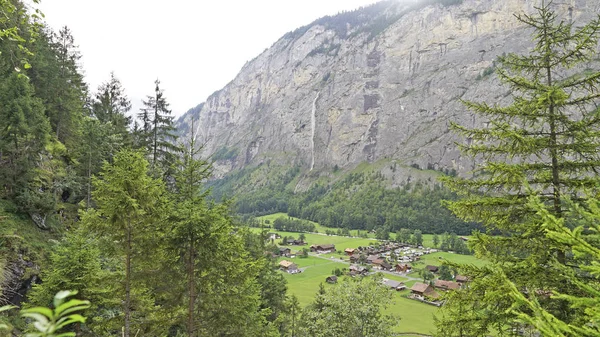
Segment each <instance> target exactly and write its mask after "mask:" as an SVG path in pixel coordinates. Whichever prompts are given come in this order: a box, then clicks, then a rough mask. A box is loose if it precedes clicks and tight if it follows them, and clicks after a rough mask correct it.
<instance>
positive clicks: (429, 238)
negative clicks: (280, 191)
mask: <svg viewBox="0 0 600 337" xmlns="http://www.w3.org/2000/svg"><path fill="white" fill-rule="evenodd" d="M280 217H285V218H288V217H290V216H289V215H287V213H274V214H269V215H263V216H260V217H257V218H256V220H258V221H261V222H263V224H264V225H265V226H267V227H272V225H273V221H275V219H277V218H280ZM290 218H292V219H298V220H301V219H299V218H294V217H290ZM265 220H269V222H270V223H269V224H267V223H265ZM305 221H308V222H310V223H312V224H314V225H315V230H316V231H317V232H318V233H325V231H326V230H334V231H337V230H338V229H337V228H330V227H325V226H322V225H320V224H319V223H316V222H313V221H309V220H305ZM358 232H359V231H358V230H356V229H353V230H351V231H350V235H352V236H356V237H358V236H359V235H358V234H359V233H358ZM360 232H361V233H363V234H364V232H365V231H364V230H363V231H360ZM296 235H298V234H296ZM462 236H463V237H466V238H468V237H469V235H462ZM367 237H368V238H371V239H374V238H375V233H367ZM395 239H396V233H390V240H395ZM423 246H425V247H432V248H433V247H434V245H433V234H423Z"/></svg>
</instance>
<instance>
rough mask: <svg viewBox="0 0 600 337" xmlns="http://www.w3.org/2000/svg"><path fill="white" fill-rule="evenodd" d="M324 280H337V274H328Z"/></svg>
mask: <svg viewBox="0 0 600 337" xmlns="http://www.w3.org/2000/svg"><path fill="white" fill-rule="evenodd" d="M325 280H327V281H337V276H335V275H331V276H328V277H327V278H326V279H325Z"/></svg>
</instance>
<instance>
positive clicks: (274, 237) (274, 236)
mask: <svg viewBox="0 0 600 337" xmlns="http://www.w3.org/2000/svg"><path fill="white" fill-rule="evenodd" d="M267 239H269V240H277V239H281V235H279V234H277V233H267Z"/></svg>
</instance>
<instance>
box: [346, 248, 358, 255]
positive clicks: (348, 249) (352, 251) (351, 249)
mask: <svg viewBox="0 0 600 337" xmlns="http://www.w3.org/2000/svg"><path fill="white" fill-rule="evenodd" d="M356 251H358V250H357V249H356V248H346V249H344V252H346V254H348V256H352V255H354V253H355V252H356Z"/></svg>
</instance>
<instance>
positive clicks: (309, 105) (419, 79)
mask: <svg viewBox="0 0 600 337" xmlns="http://www.w3.org/2000/svg"><path fill="white" fill-rule="evenodd" d="M535 3H536V1H524V0H503V1H496V0H464V1H449V0H446V1H442V0H438V1H435V0H423V1H414V2H410V3H407V2H396V1H389V2H382V3H379V4H376V5H374V6H371V7H367V8H363V9H361V10H357V11H355V12H352V13H343V14H341V15H338V16H335V17H328V18H323V19H320V20H317V21H316V22H314V23H313V24H311V25H308V26H306V27H302V28H300V29H298V30H296V31H294V32H291V33H288V34H286V35H285V36H284V37H282V38H281V39H280V40H278V41H277V42H275V43H274V44H273V46H272V47H271V48H269V49H267V50H266V51H265V52H263V53H262V54H261V55H259V56H258V57H256V58H255V59H254V60H252V61H251V62H248V63H247V64H246V65H245V66H244V67H243V68H242V70H241V71H240V73H239V74H238V75H237V77H236V78H235V79H234V80H233V81H231V82H230V83H229V84H228V85H227V86H225V87H224V88H223V89H222V90H220V91H218V92H216V93H214V94H213V95H211V96H210V97H209V98H208V99H207V100H206V102H205V103H203V104H202V105H200V106H198V107H196V108H195V109H193V110H190V112H188V113H187V114H185V115H184V116H183V117H182V118H180V120H179V121H178V125H179V128H180V129H181V130H184V131H186V132H187V133H189V132H191V131H192V130H191V128H190V125H191V120H192V119H196V122H195V125H197V128H196V131H197V135H198V137H199V138H200V139H201V140H202V142H203V143H204V144H205V150H206V152H207V153H209V154H210V153H217V152H219V153H223V151H224V149H226V150H227V151H230V150H231V149H236V152H235V156H228V157H227V158H217V159H220V160H219V161H218V163H217V165H216V168H217V170H218V171H220V172H217V173H221V174H222V173H226V172H227V171H229V170H232V169H235V168H240V167H243V166H245V165H248V164H251V163H254V162H256V161H258V160H262V159H264V158H266V157H268V158H275V159H278V158H286V159H280V160H291V161H294V163H293V164H296V165H301V166H302V167H304V168H305V169H306V170H311V169H315V170H319V169H323V168H328V167H333V166H336V165H337V166H338V167H342V168H343V167H353V166H355V165H356V164H358V163H360V162H364V161H369V162H375V161H378V160H380V159H385V158H394V159H400V160H402V161H403V162H404V163H405V164H406V165H413V166H419V167H422V168H425V167H430V168H434V169H455V170H458V171H465V170H468V169H469V168H470V165H471V162H470V161H469V160H467V159H466V158H463V157H462V156H461V154H460V153H459V151H458V150H457V148H456V146H455V145H454V142H455V141H456V140H457V138H456V136H455V135H454V134H452V133H451V132H450V131H449V124H450V122H451V121H454V122H458V123H460V124H463V125H468V126H472V125H475V124H478V123H480V121H478V120H477V119H476V118H475V117H474V116H473V115H472V114H471V113H469V112H468V111H466V110H465V108H464V107H463V105H462V103H461V102H460V101H461V100H462V99H465V100H477V101H488V102H496V103H499V104H503V103H507V102H509V101H510V99H511V98H510V92H509V91H508V90H507V88H506V87H504V86H502V85H501V84H500V83H499V82H498V80H497V79H496V78H495V76H493V75H492V73H493V69H494V66H495V60H496V58H497V57H498V56H499V55H501V54H503V53H510V52H519V53H522V52H525V51H527V50H528V49H529V48H531V36H530V35H531V31H530V30H528V29H526V28H524V27H523V26H522V25H521V24H520V23H519V21H518V20H516V18H515V17H514V14H518V13H531V12H533V11H534V7H533V6H534V5H535ZM554 5H555V6H556V8H557V10H558V12H559V14H560V15H561V16H562V17H564V18H565V20H581V21H582V22H583V21H587V20H589V19H590V18H591V15H592V14H593V13H598V12H599V11H600V3H598V2H597V1H592V0H566V1H560V2H559V1H556V2H555V4H554ZM227 153H233V152H227ZM279 154H286V156H281V157H279ZM290 154H292V155H291V156H290ZM288 158H292V159H288Z"/></svg>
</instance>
